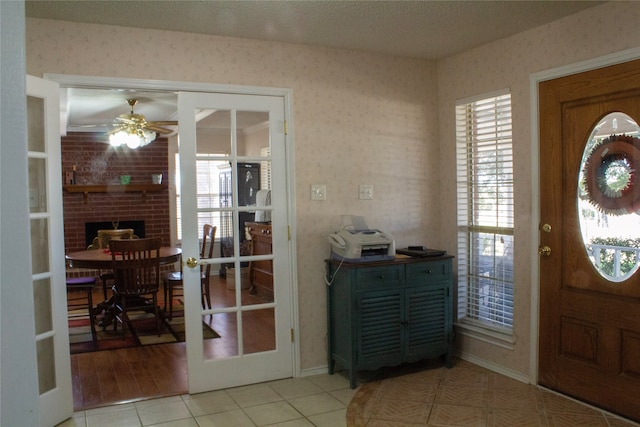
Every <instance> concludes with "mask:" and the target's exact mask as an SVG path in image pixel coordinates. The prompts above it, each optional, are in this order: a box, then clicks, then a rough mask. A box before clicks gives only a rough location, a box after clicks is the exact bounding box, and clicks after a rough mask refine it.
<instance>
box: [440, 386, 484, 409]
mask: <svg viewBox="0 0 640 427" xmlns="http://www.w3.org/2000/svg"><path fill="white" fill-rule="evenodd" d="M435 401H436V403H440V404H450V405H466V406H477V407H479V408H486V407H488V406H489V390H485V389H481V388H474V387H458V386H443V387H440V388H439V389H438V391H437V393H436V397H435Z"/></svg>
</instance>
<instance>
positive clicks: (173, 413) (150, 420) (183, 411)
mask: <svg viewBox="0 0 640 427" xmlns="http://www.w3.org/2000/svg"><path fill="white" fill-rule="evenodd" d="M138 415H139V416H140V419H141V420H142V425H145V426H148V425H153V424H159V423H166V422H168V421H175V420H181V419H184V418H192V415H191V412H189V409H188V408H187V405H186V404H185V403H184V402H183V401H182V399H179V400H171V401H163V399H160V400H159V401H158V404H157V405H144V406H143V407H142V408H138Z"/></svg>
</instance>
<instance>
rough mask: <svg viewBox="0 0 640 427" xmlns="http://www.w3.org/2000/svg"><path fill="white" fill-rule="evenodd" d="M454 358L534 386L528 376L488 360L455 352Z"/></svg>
mask: <svg viewBox="0 0 640 427" xmlns="http://www.w3.org/2000/svg"><path fill="white" fill-rule="evenodd" d="M455 356H456V357H457V358H459V359H462V360H466V361H467V362H469V363H473V364H474V365H478V366H481V367H483V368H486V369H488V370H490V371H492V372H496V373H498V374H501V375H504V376H506V377H509V378H512V379H514V380H516V381H520V382H522V383H525V384H534V385H535V384H536V382H535V381H531V379H530V378H529V376H528V375H526V374H523V373H522V372H518V371H514V370H512V369H509V368H505V367H504V366H501V365H497V364H495V363H493V362H490V361H488V360H485V359H482V358H480V357H477V356H474V355H472V354H468V353H464V352H460V351H457V352H455Z"/></svg>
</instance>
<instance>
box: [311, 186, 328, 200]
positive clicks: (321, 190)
mask: <svg viewBox="0 0 640 427" xmlns="http://www.w3.org/2000/svg"><path fill="white" fill-rule="evenodd" d="M311 200H327V186H326V185H324V184H312V185H311Z"/></svg>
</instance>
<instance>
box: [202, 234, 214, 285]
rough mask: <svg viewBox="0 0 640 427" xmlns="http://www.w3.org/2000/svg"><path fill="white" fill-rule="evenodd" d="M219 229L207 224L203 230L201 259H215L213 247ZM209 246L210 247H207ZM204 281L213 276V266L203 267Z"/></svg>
mask: <svg viewBox="0 0 640 427" xmlns="http://www.w3.org/2000/svg"><path fill="white" fill-rule="evenodd" d="M216 230H217V227H215V226H212V225H211V224H205V225H204V227H203V229H202V247H201V249H200V258H203V259H204V258H213V246H214V244H215V238H216ZM207 245H208V246H207ZM201 272H202V273H203V274H202V280H209V276H210V275H211V264H206V266H202V269H201Z"/></svg>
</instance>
